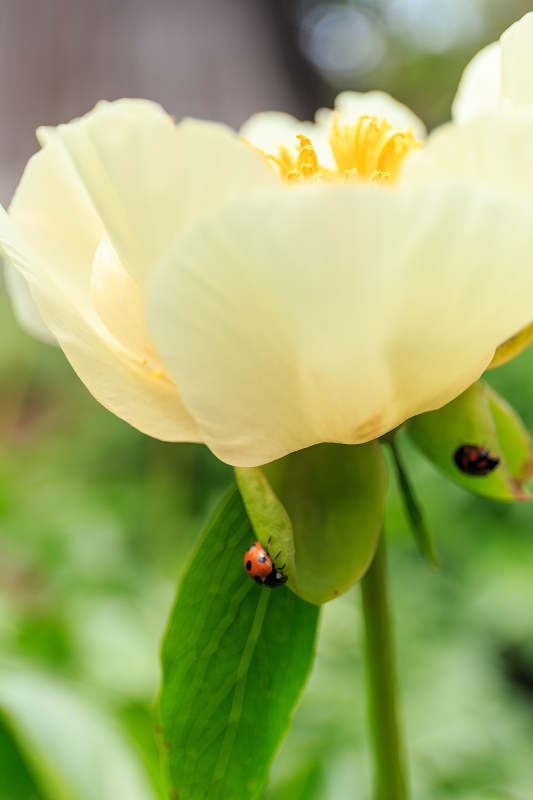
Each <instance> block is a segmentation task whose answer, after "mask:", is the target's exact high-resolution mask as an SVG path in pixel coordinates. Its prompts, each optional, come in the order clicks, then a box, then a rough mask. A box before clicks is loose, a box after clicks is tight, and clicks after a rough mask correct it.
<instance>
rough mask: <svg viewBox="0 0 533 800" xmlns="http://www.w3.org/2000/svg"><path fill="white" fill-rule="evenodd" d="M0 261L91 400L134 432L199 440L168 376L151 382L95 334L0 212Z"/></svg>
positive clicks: (107, 339)
mask: <svg viewBox="0 0 533 800" xmlns="http://www.w3.org/2000/svg"><path fill="white" fill-rule="evenodd" d="M0 242H1V245H2V249H3V253H4V255H5V257H6V258H7V259H8V260H9V261H10V262H11V264H13V265H14V266H15V267H16V268H17V269H18V270H19V271H20V272H21V274H22V275H23V277H24V278H25V280H26V281H27V282H28V284H29V286H30V290H31V294H32V297H33V300H34V301H35V303H36V305H37V308H38V309H39V312H40V314H41V316H42V318H43V320H44V322H45V323H46V325H47V326H48V328H49V329H50V331H51V332H52V333H53V335H54V336H55V337H56V339H57V341H58V342H59V344H60V346H61V348H62V349H63V351H64V352H65V355H66V356H67V358H68V359H69V361H70V363H71V364H72V366H73V368H74V370H75V371H76V372H77V373H78V375H79V377H80V378H81V380H82V381H83V382H84V383H85V385H86V386H87V388H88V389H89V391H90V392H91V393H92V394H93V395H94V397H95V398H96V399H97V400H98V401H99V402H100V403H102V405H104V406H105V407H106V408H108V409H109V410H110V411H112V412H113V413H114V414H116V415H117V416H118V417H121V418H122V419H124V420H126V421H127V422H129V423H130V424H131V425H133V426H134V427H136V428H138V429H139V430H140V431H143V432H144V433H147V434H149V435H150V436H154V437H156V438H158V439H164V440H169V441H192V442H198V441H202V439H201V436H200V434H199V432H198V428H197V426H196V423H195V422H194V420H193V418H192V417H191V415H190V414H189V413H188V412H187V411H186V409H185V408H184V406H183V403H182V402H181V399H180V395H179V393H178V391H177V389H176V387H175V386H174V384H173V383H172V381H171V380H170V379H169V378H166V377H162V378H160V379H156V378H155V377H154V376H153V375H151V374H150V371H149V370H148V369H146V368H144V367H143V366H142V365H141V364H140V362H139V360H138V359H136V358H134V357H133V356H132V355H131V353H129V352H128V351H126V350H124V349H123V348H122V347H121V346H120V345H119V344H118V342H116V341H115V340H114V339H113V338H112V337H111V335H110V334H108V333H107V331H106V329H105V328H104V326H103V325H102V326H101V327H102V329H103V330H104V332H105V334H106V335H105V336H103V335H101V332H100V331H98V332H97V331H96V330H95V329H94V327H93V326H92V325H91V324H90V323H89V321H88V320H87V318H86V317H84V316H83V314H82V313H81V312H80V310H79V309H78V307H77V306H76V304H75V302H74V301H73V300H72V299H71V298H70V297H69V296H68V295H67V294H66V293H65V292H63V291H62V289H61V288H60V287H59V286H58V285H57V283H55V281H54V280H53V279H52V278H51V277H50V275H49V273H48V270H47V269H45V268H43V265H42V264H41V263H40V262H39V261H38V260H37V258H36V257H35V256H34V254H33V253H32V252H31V250H30V249H29V248H28V246H27V245H26V243H25V242H24V240H23V239H22V238H21V237H20V235H19V233H18V231H17V229H16V228H15V226H14V224H13V222H12V220H10V218H9V217H8V216H7V214H6V213H5V211H4V210H3V209H0Z"/></svg>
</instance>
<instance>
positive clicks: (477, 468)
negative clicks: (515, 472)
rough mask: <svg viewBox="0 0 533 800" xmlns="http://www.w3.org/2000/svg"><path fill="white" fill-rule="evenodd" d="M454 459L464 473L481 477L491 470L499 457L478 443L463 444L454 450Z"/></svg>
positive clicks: (496, 464)
mask: <svg viewBox="0 0 533 800" xmlns="http://www.w3.org/2000/svg"><path fill="white" fill-rule="evenodd" d="M453 458H454V461H455V463H456V464H457V466H458V467H459V469H460V470H461V472H464V473H465V475H472V476H474V477H483V476H484V475H488V474H489V473H490V472H492V471H493V470H494V469H496V467H497V466H498V464H499V463H500V459H499V457H498V456H497V455H494V454H493V453H489V451H488V450H487V449H486V448H485V447H481V445H478V444H463V445H462V446H461V447H459V448H458V450H456V451H455V454H454V457H453Z"/></svg>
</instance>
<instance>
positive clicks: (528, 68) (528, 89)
mask: <svg viewBox="0 0 533 800" xmlns="http://www.w3.org/2000/svg"><path fill="white" fill-rule="evenodd" d="M501 43H502V59H501V63H502V97H503V98H507V99H509V100H510V101H511V103H512V104H513V106H514V107H515V108H520V107H521V106H525V107H526V108H527V107H529V108H532V109H533V12H530V13H529V14H526V15H525V17H522V19H521V20H519V22H515V24H514V25H511V27H510V28H509V29H508V30H506V31H505V33H504V34H503V35H502V37H501Z"/></svg>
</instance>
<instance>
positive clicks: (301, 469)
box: [264, 442, 386, 605]
mask: <svg viewBox="0 0 533 800" xmlns="http://www.w3.org/2000/svg"><path fill="white" fill-rule="evenodd" d="M264 471H265V474H266V475H267V477H268V478H269V480H270V482H271V484H272V487H273V489H274V490H275V492H276V495H277V496H278V497H279V499H280V501H281V502H282V503H283V506H284V508H285V509H286V510H287V513H288V515H289V517H290V520H291V522H292V526H293V529H294V545H295V565H296V573H297V576H298V592H299V594H300V596H301V597H303V598H304V599H305V600H307V601H308V602H310V603H316V604H317V605H321V604H322V603H326V602H327V601H328V600H333V599H334V598H335V597H338V596H339V595H341V594H343V593H344V592H346V591H347V590H348V589H349V588H350V587H351V586H353V584H354V583H356V582H357V581H358V580H359V579H360V578H361V577H362V576H363V575H364V574H365V572H366V570H367V569H368V567H369V565H370V563H371V561H372V557H373V555H374V552H375V549H376V546H377V543H378V540H379V534H380V530H381V524H382V519H383V504H384V496H385V483H386V476H385V465H384V462H383V457H382V455H381V450H380V446H379V445H378V443H377V442H369V443H368V444H361V445H342V444H320V445H315V446H314V447H308V448H307V449H305V450H299V451H298V452H296V453H291V454H290V455H288V456H285V458H282V459H280V460H279V461H275V462H273V463H272V464H267V465H266V466H265V467H264Z"/></svg>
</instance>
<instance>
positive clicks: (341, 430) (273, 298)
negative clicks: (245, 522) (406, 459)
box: [148, 181, 533, 466]
mask: <svg viewBox="0 0 533 800" xmlns="http://www.w3.org/2000/svg"><path fill="white" fill-rule="evenodd" d="M532 249H533V208H532V207H531V205H530V204H528V203H526V202H522V201H521V199H520V198H518V197H517V196H515V195H511V196H508V195H507V194H506V193H505V192H502V191H501V190H498V191H491V190H490V189H489V188H487V187H481V188H478V187H464V186H462V185H460V184H456V183H453V182H445V181H443V182H440V183H438V184H436V185H433V186H429V187H425V186H423V187H415V188H409V189H406V190H401V191H397V192H389V191H385V190H382V189H378V188H375V187H371V186H364V185H351V186H346V185H338V184H337V185H327V186H325V187H324V186H310V187H306V188H302V189H300V190H297V191H293V192H287V191H285V192H284V191H283V190H282V189H281V187H280V191H265V192H262V193H258V194H257V195H255V196H254V197H250V198H249V199H248V200H247V201H246V202H244V201H234V202H232V203H228V204H226V205H225V206H224V207H221V208H219V209H217V211H216V212H213V213H212V214H211V215H210V216H209V218H206V219H205V220H203V221H202V222H201V223H199V224H198V225H197V226H196V227H195V228H194V229H191V230H190V231H189V232H188V233H187V234H186V235H184V236H183V237H181V238H180V240H179V241H178V242H177V243H176V246H175V249H174V250H173V252H172V253H170V254H169V255H168V256H167V257H166V258H165V259H164V260H163V261H162V262H161V263H160V265H158V267H157V268H156V271H155V273H154V276H153V280H152V285H151V290H150V293H149V301H148V325H149V329H150V330H151V331H152V334H153V337H154V340H155V342H156V345H157V347H158V350H159V352H160V353H161V354H162V356H163V358H164V360H165V362H166V363H167V365H168V367H169V369H170V371H171V373H172V375H173V377H174V379H175V381H176V382H177V384H178V385H179V386H180V390H181V392H182V395H183V398H184V402H185V403H186V406H187V408H189V409H190V410H191V412H192V413H193V415H194V418H195V419H196V421H197V423H198V426H199V429H200V431H201V433H202V437H203V438H204V440H205V442H206V443H207V444H208V445H209V447H211V449H212V450H213V451H214V452H215V453H216V455H218V456H219V458H221V459H222V460H224V461H227V462H229V463H231V464H235V465H238V466H254V465H258V464H262V463H265V462H267V461H270V460H273V459H276V458H279V457H280V456H283V455H285V454H286V453H288V452H290V451H292V450H296V449H300V448H303V447H308V446H310V445H312V444H315V443H317V442H322V441H334V442H344V443H353V444H355V443H360V442H364V441H368V440H370V439H373V438H375V437H377V436H379V435H381V434H383V433H385V432H386V431H387V430H390V429H391V428H393V427H395V426H396V425H398V424H399V423H401V422H402V421H403V420H405V419H406V418H408V417H410V416H413V415H415V414H418V413H421V412H423V411H427V410H431V409H434V408H437V407H439V406H441V405H443V404H444V403H446V402H448V401H449V400H451V399H453V397H455V396H457V395H458V394H459V393H460V392H462V391H463V390H464V389H465V388H466V387H467V386H468V385H470V384H471V383H472V382H473V381H475V380H476V379H477V378H478V377H479V375H480V374H481V373H482V372H483V370H484V369H485V368H486V366H487V365H488V364H489V362H490V361H491V359H492V356H493V354H494V351H495V348H496V347H497V345H499V344H500V343H501V342H502V341H504V340H505V339H508V338H509V337H510V336H512V335H514V334H515V333H516V332H517V331H518V330H519V329H520V328H521V327H523V326H524V325H525V324H526V323H527V322H528V321H529V320H531V318H533V270H532V269H531V268H530V254H531V252H532Z"/></svg>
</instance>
